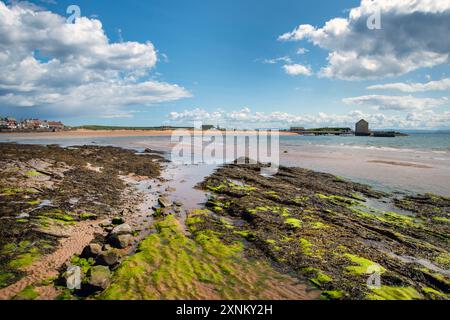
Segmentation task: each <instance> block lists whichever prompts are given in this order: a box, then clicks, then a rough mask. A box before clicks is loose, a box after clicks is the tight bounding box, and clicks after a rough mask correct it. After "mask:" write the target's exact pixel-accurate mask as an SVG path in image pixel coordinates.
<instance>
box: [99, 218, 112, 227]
mask: <svg viewBox="0 0 450 320" xmlns="http://www.w3.org/2000/svg"><path fill="white" fill-rule="evenodd" d="M111 224H112V222H111V220H109V219H105V220H103V221H101V222H100V224H99V225H100V227H103V228H104V227H109V226H111Z"/></svg>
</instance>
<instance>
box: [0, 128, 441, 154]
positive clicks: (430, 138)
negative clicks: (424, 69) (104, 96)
mask: <svg viewBox="0 0 450 320" xmlns="http://www.w3.org/2000/svg"><path fill="white" fill-rule="evenodd" d="M150 141H151V144H152V145H156V146H158V145H160V146H161V148H163V149H167V148H168V146H169V142H170V137H167V136H164V137H162V136H161V137H140V136H135V137H87V138H86V137H82V138H74V137H56V136H55V137H52V136H47V137H29V136H27V137H23V136H22V137H20V136H15V135H0V142H17V143H24V144H60V145H62V146H71V145H83V144H98V145H118V146H127V145H128V146H129V147H131V148H139V146H141V147H142V148H145V147H146V144H147V143H148V142H150ZM280 145H281V146H282V147H294V148H295V147H304V146H324V147H325V146H332V147H343V148H364V149H385V150H395V149H401V150H403V151H407V150H423V151H436V152H437V153H439V152H445V153H450V132H441V133H436V132H434V133H423V132H412V133H410V135H409V136H407V137H396V138H374V137H355V136H281V137H280Z"/></svg>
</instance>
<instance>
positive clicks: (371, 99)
mask: <svg viewBox="0 0 450 320" xmlns="http://www.w3.org/2000/svg"><path fill="white" fill-rule="evenodd" d="M342 101H343V102H344V103H345V104H348V105H357V106H361V107H367V108H372V109H376V110H394V111H417V110H428V109H430V108H435V107H438V106H443V105H448V104H449V101H448V99H447V98H445V97H444V98H441V99H435V98H416V97H413V96H385V95H367V96H360V97H353V98H345V99H343V100H342Z"/></svg>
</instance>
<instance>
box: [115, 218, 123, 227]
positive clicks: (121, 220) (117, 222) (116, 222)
mask: <svg viewBox="0 0 450 320" xmlns="http://www.w3.org/2000/svg"><path fill="white" fill-rule="evenodd" d="M124 223H125V220H123V218H122V217H114V218H113V219H112V224H113V225H115V226H118V225H121V224H124Z"/></svg>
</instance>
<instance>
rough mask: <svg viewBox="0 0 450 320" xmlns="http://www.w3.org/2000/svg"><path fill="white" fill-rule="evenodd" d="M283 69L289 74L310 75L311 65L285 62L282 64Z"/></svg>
mask: <svg viewBox="0 0 450 320" xmlns="http://www.w3.org/2000/svg"><path fill="white" fill-rule="evenodd" d="M283 69H284V71H285V72H286V73H287V74H289V75H291V76H298V75H304V76H310V75H312V73H313V72H312V70H311V67H309V66H304V65H301V64H286V65H284V66H283Z"/></svg>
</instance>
